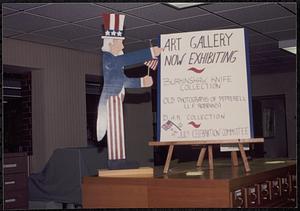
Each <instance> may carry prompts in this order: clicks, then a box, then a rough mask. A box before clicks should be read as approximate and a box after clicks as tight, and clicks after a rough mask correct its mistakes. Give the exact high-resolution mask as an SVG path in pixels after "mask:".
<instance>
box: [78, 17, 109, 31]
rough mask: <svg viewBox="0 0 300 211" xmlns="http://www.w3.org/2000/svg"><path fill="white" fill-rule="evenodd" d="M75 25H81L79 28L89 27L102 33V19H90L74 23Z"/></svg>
mask: <svg viewBox="0 0 300 211" xmlns="http://www.w3.org/2000/svg"><path fill="white" fill-rule="evenodd" d="M76 24H78V25H81V26H87V27H91V28H94V29H96V30H98V31H99V33H100V34H102V33H103V21H102V17H97V18H92V19H89V20H84V21H78V22H76Z"/></svg>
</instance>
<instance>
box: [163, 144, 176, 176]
mask: <svg viewBox="0 0 300 211" xmlns="http://www.w3.org/2000/svg"><path fill="white" fill-rule="evenodd" d="M173 149H174V145H172V144H171V145H170V146H169V151H168V155H167V159H166V163H165V167H164V173H165V174H167V173H168V171H169V167H170V162H171V158H172V154H173Z"/></svg>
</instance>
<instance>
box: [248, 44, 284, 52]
mask: <svg viewBox="0 0 300 211" xmlns="http://www.w3.org/2000/svg"><path fill="white" fill-rule="evenodd" d="M278 50H279V49H278V42H276V41H274V42H272V43H268V44H261V45H251V46H250V51H252V52H255V54H259V53H263V52H270V51H278Z"/></svg>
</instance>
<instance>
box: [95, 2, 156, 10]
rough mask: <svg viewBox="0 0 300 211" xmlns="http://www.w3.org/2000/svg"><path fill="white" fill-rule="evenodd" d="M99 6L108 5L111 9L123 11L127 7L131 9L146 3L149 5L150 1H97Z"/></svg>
mask: <svg viewBox="0 0 300 211" xmlns="http://www.w3.org/2000/svg"><path fill="white" fill-rule="evenodd" d="M97 4H98V5H100V6H105V7H109V8H111V9H113V10H116V11H124V10H128V9H133V8H138V7H143V6H146V5H150V4H151V3H130V2H126V3H97Z"/></svg>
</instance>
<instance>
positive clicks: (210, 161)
mask: <svg viewBox="0 0 300 211" xmlns="http://www.w3.org/2000/svg"><path fill="white" fill-rule="evenodd" d="M208 169H210V170H212V169H214V161H213V151H212V145H208Z"/></svg>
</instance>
